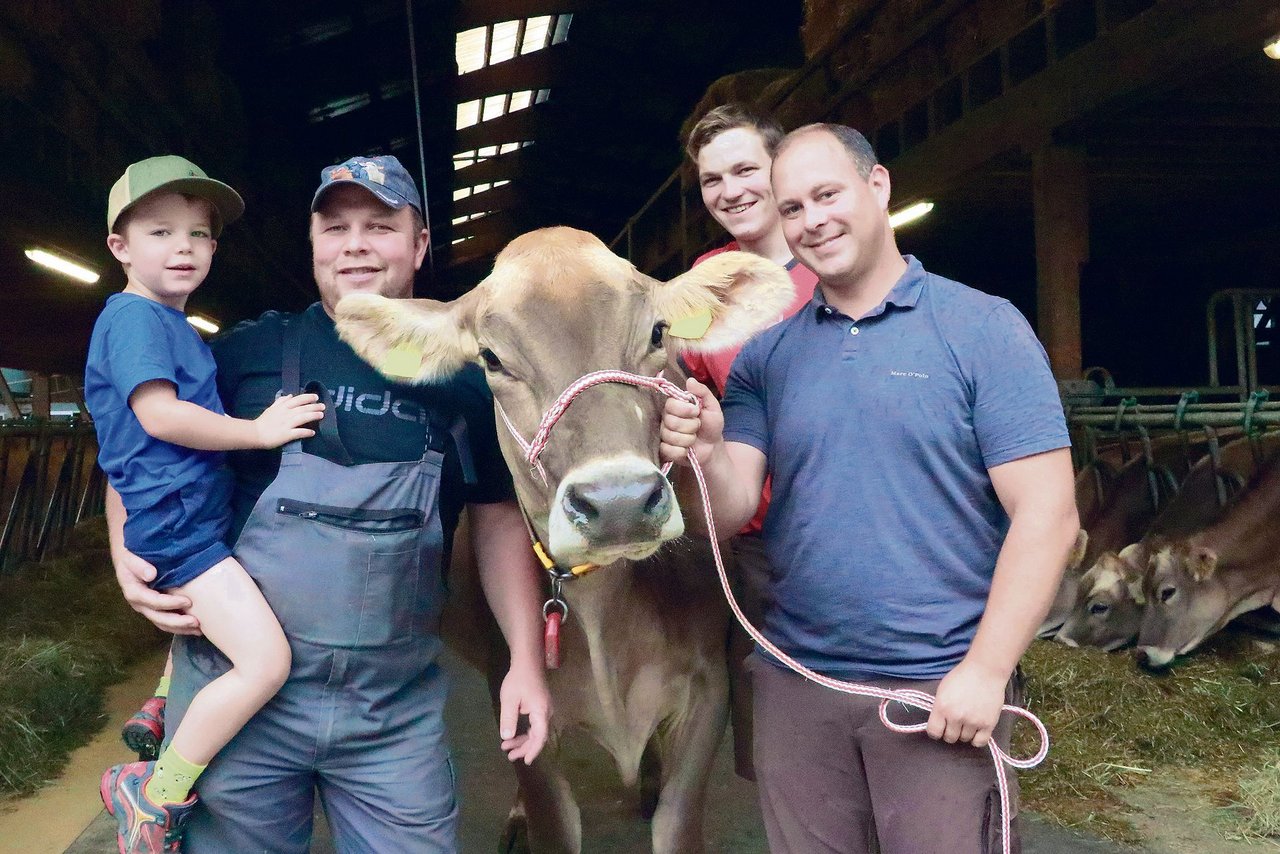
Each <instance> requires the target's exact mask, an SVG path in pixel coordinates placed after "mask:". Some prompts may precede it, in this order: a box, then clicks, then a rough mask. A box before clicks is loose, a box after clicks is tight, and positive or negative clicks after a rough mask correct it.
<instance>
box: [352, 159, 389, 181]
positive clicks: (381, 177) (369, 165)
mask: <svg viewBox="0 0 1280 854" xmlns="http://www.w3.org/2000/svg"><path fill="white" fill-rule="evenodd" d="M359 165H360V166H362V167H364V174H365V177H366V178H368V179H369V180H370V181H372V182H374V183H375V184H384V185H385V184H386V183H387V175H386V173H385V172H383V171H382V167H381V166H379V165H378V164H377V163H373V162H372V161H369V160H362V161H359Z"/></svg>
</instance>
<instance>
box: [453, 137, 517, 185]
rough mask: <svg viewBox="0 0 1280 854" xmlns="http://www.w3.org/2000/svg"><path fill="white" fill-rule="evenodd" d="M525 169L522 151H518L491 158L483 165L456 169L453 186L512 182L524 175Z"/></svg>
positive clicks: (476, 164)
mask: <svg viewBox="0 0 1280 854" xmlns="http://www.w3.org/2000/svg"><path fill="white" fill-rule="evenodd" d="M512 141H513V142H514V140H512ZM524 169H525V163H524V157H523V156H522V155H521V150H520V149H516V150H515V151H510V152H507V153H506V154H499V155H497V156H495V157H490V158H488V159H487V160H485V161H483V162H481V163H474V164H472V165H471V166H464V167H463V168H461V169H455V170H454V173H453V186H454V187H455V188H457V187H472V186H475V185H476V184H492V183H493V182H494V181H510V180H512V179H513V178H519V177H520V176H521V175H522V174H523V173H524Z"/></svg>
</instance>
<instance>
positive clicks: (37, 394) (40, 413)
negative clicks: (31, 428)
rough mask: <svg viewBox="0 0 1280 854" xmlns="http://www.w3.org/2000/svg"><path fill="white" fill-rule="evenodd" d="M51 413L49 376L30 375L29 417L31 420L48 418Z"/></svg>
mask: <svg viewBox="0 0 1280 854" xmlns="http://www.w3.org/2000/svg"><path fill="white" fill-rule="evenodd" d="M52 411H53V404H52V401H51V398H50V397H49V375H48V374H32V375H31V415H32V417H33V418H48V417H49V415H50V413H52Z"/></svg>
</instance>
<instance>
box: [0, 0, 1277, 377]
mask: <svg viewBox="0 0 1280 854" xmlns="http://www.w3.org/2000/svg"><path fill="white" fill-rule="evenodd" d="M820 7H831V8H835V7H840V8H842V9H844V10H845V11H844V13H842V15H841V17H840V19H839V21H840V23H839V24H838V25H837V24H836V23H835V22H834V20H833V22H832V23H831V24H830V25H826V24H821V23H820V22H818V23H815V21H813V20H811V21H810V24H809V27H808V30H809V34H810V36H812V35H813V34H814V33H821V34H823V35H825V36H829V37H836V40H837V42H840V41H841V40H843V42H842V44H843V47H842V48H841V49H839V50H837V51H835V53H833V54H832V55H831V57H829V58H828V59H829V61H827V62H826V63H825V64H823V62H820V61H817V60H815V61H811V62H810V66H809V68H810V70H811V72H812V73H811V74H810V76H809V77H807V78H805V80H804V81H803V82H802V83H801V84H799V86H798V88H797V89H796V92H795V95H794V96H793V97H792V101H795V100H796V99H797V98H799V99H800V102H801V106H800V107H799V108H797V109H792V110H790V112H788V111H787V110H785V109H784V110H783V112H784V114H785V117H786V120H787V121H788V122H789V123H791V124H795V123H797V122H798V121H809V120H812V119H815V118H819V117H829V118H833V119H836V120H843V121H848V122H851V123H853V124H855V125H858V126H859V127H862V128H864V129H865V130H868V131H869V134H870V135H871V137H872V138H873V140H874V141H875V143H876V145H877V149H878V150H879V151H880V153H881V155H882V157H883V158H884V159H885V160H886V161H887V162H888V163H889V166H890V168H891V170H892V171H893V173H894V179H895V192H896V194H897V196H898V199H899V201H903V202H905V201H908V200H911V199H914V198H926V197H927V198H929V199H930V200H932V201H934V202H935V203H936V208H935V210H934V212H933V214H932V215H931V216H930V217H929V218H928V219H926V220H924V221H922V222H920V223H918V224H916V225H913V226H911V227H910V229H903V230H902V231H901V232H900V234H899V239H900V243H901V245H902V246H903V248H904V249H905V250H906V251H910V252H915V253H917V254H919V255H920V256H921V257H922V258H924V259H925V260H926V262H928V263H929V264H930V265H931V266H932V267H933V268H934V269H937V270H938V271H939V272H943V273H945V274H948V275H952V276H955V277H957V278H960V279H962V280H964V281H970V282H972V283H974V284H977V285H980V286H982V287H984V288H985V289H987V290H991V291H993V292H997V293H1002V294H1004V295H1006V296H1009V297H1010V298H1012V299H1013V300H1014V301H1015V303H1016V304H1018V305H1019V307H1020V308H1022V309H1023V311H1024V312H1025V313H1027V314H1028V315H1029V316H1032V317H1034V316H1035V305H1034V301H1035V280H1036V272H1035V248H1034V236H1033V229H1032V219H1033V218H1032V208H1031V204H1032V201H1031V199H1032V194H1031V172H1032V166H1031V164H1032V157H1033V154H1034V152H1035V151H1036V150H1037V149H1038V148H1039V147H1041V146H1044V145H1050V144H1053V145H1063V146H1071V147H1075V148H1077V149H1079V150H1080V151H1082V152H1083V153H1084V155H1085V157H1086V161H1087V165H1088V174H1089V179H1088V188H1087V190H1088V196H1089V222H1088V229H1089V239H1090V260H1089V264H1088V267H1087V269H1086V270H1085V271H1084V274H1083V277H1082V295H1081V296H1082V302H1083V307H1084V314H1085V324H1084V325H1085V330H1084V332H1085V350H1086V361H1089V362H1099V361H1100V362H1104V363H1106V364H1109V365H1123V364H1125V362H1126V360H1129V361H1131V362H1133V363H1134V364H1137V357H1133V356H1132V351H1135V350H1145V351H1146V352H1147V353H1148V354H1151V353H1156V354H1159V355H1158V356H1150V355H1148V357H1147V361H1148V362H1149V363H1152V364H1155V365H1156V366H1157V368H1158V369H1159V370H1165V371H1167V373H1169V374H1170V376H1169V377H1167V378H1166V377H1163V376H1160V377H1156V376H1154V375H1153V376H1151V377H1148V379H1152V380H1159V381H1164V380H1165V379H1168V381H1170V382H1175V381H1176V382H1181V381H1184V380H1183V379H1181V378H1184V377H1185V378H1190V379H1198V378H1199V376H1198V372H1199V371H1200V370H1201V369H1200V368H1199V367H1198V366H1199V365H1202V364H1203V361H1204V344H1203V343H1201V342H1195V343H1194V344H1193V345H1192V346H1189V347H1188V346H1184V347H1182V348H1181V350H1179V349H1178V344H1179V343H1180V342H1182V341H1184V340H1189V338H1190V337H1193V336H1195V335H1196V334H1199V335H1203V326H1204V323H1203V308H1202V307H1203V305H1204V299H1205V297H1206V295H1207V294H1208V293H1210V292H1212V291H1213V290H1216V289H1218V288H1221V287H1231V286H1248V287H1259V286H1280V277H1277V274H1276V273H1275V272H1274V271H1275V270H1276V268H1277V264H1280V209H1278V208H1277V206H1276V204H1275V199H1276V198H1277V197H1280V61H1276V60H1272V59H1269V58H1267V57H1266V56H1264V55H1263V53H1262V50H1261V46H1262V43H1263V42H1264V41H1265V40H1266V39H1267V38H1269V37H1274V36H1277V35H1280V9H1277V7H1276V6H1275V4H1274V3H1273V2H1270V0H1218V2H1214V3H1205V2H1202V0H1025V2H1024V0H983V2H976V0H909V2H903V3H898V2H896V0H892V2H891V0H841V2H839V3H835V2H832V0H828V2H825V3H824V2H819V0H770V1H769V2H763V0H762V2H759V3H742V2H733V3H731V2H727V1H726V0H647V2H643V3H637V2H633V0H559V2H556V0H408V2H406V0H365V2H352V0H348V2H343V3H338V2H334V0H309V2H303V1H302V0H281V2H274V3H270V4H261V3H250V2H248V0H218V2H214V0H186V2H178V0H59V2H54V3H50V2H47V0H6V2H4V3H0V152H2V155H0V156H3V162H4V163H5V164H6V166H5V178H6V180H4V181H3V182H0V365H4V366H6V367H20V368H27V369H33V370H42V371H51V372H61V373H70V374H76V373H79V370H80V366H81V364H82V359H83V354H84V350H85V346H86V343H87V338H88V331H89V328H90V326H91V324H92V320H93V318H94V316H95V315H96V312H97V311H98V309H99V308H100V306H101V304H102V301H103V300H104V299H105V298H106V296H107V295H108V294H109V293H111V292H113V291H115V290H117V289H118V288H119V287H120V285H121V276H120V273H119V270H118V268H115V267H114V266H113V264H112V263H111V259H110V256H109V254H108V253H107V251H106V248H105V246H104V242H103V240H104V227H103V213H102V211H103V208H104V205H105V198H106V192H107V188H108V187H109V186H110V184H111V183H112V182H113V181H114V180H115V178H116V177H117V176H118V175H119V174H120V172H121V171H122V169H123V168H124V166H125V165H126V164H128V163H129V162H131V161H133V160H136V159H139V158H141V157H145V156H149V155H151V154H154V153H157V152H160V151H177V152H181V153H184V154H187V155H188V156H190V157H191V158H192V159H193V160H195V161H196V162H197V163H200V164H201V165H202V166H204V167H205V168H206V169H207V170H208V171H209V172H210V174H212V175H214V176H215V177H219V178H223V179H225V180H227V181H229V182H230V183H232V184H233V185H234V186H236V187H237V188H238V189H240V190H241V192H242V194H243V195H244V196H245V199H246V201H247V204H248V210H247V213H246V216H245V218H244V219H243V220H242V221H241V222H240V223H237V224H235V225H233V226H232V227H231V228H229V229H228V230H227V233H226V234H225V235H224V239H223V241H222V242H221V245H220V247H219V251H218V258H217V261H216V262H215V264H214V270H213V274H212V276H211V278H210V281H209V283H208V284H206V286H205V287H204V288H202V289H201V291H200V292H199V293H198V294H197V295H196V296H195V297H194V298H193V300H192V302H191V306H190V307H191V310H192V311H194V312H199V313H202V314H206V315H208V316H210V317H212V318H214V319H215V320H217V321H218V322H219V323H220V324H222V325H223V326H227V325H229V324H231V323H234V322H236V321H238V320H241V319H244V318H247V317H253V316H256V315H257V314H258V313H260V312H261V311H264V310H266V309H269V308H283V309H296V308H299V307H301V306H303V305H305V304H307V303H308V302H310V301H311V300H313V299H314V298H315V292H314V285H313V284H312V282H311V277H310V270H309V251H308V247H307V244H306V216H307V205H308V202H309V200H310V198H311V193H312V191H313V189H314V186H315V183H316V180H317V176H318V173H319V170H320V169H321V167H323V166H325V165H327V164H329V163H333V162H336V161H338V160H341V159H345V158H346V157H348V156H351V155H353V154H357V153H380V152H391V153H394V154H396V155H397V156H398V157H400V158H401V159H402V160H403V161H404V162H405V163H406V165H408V166H409V168H410V170H411V172H413V173H414V174H415V175H423V177H424V178H425V184H426V189H427V194H426V195H427V199H428V203H429V207H430V218H431V224H432V230H433V241H432V244H433V252H432V260H431V264H430V266H431V270H430V271H428V272H424V274H423V275H422V276H421V277H420V280H419V283H418V290H419V292H420V293H421V294H422V295H428V296H435V297H441V298H448V297H451V296H454V295H456V294H459V293H461V292H463V291H465V290H466V289H468V288H469V287H471V286H472V285H473V284H474V283H475V282H476V281H478V280H479V279H480V278H482V277H483V275H484V274H485V273H486V272H487V269H488V266H489V264H490V263H491V259H492V256H493V254H494V253H495V252H496V251H497V250H498V249H500V248H501V246H503V245H504V244H505V243H506V242H507V241H508V240H510V239H511V238H512V237H513V236H515V235H516V234H519V233H521V232H523V231H525V230H528V229H531V228H535V227H538V226H542V225H549V224H559V223H563V224H570V225H574V226H577V227H580V228H584V229H587V230H589V231H592V232H594V233H596V234H597V235H599V236H601V237H602V238H604V239H606V240H608V239H610V238H611V237H613V236H614V235H615V234H617V233H618V232H619V230H620V229H621V227H622V226H623V224H624V223H625V222H626V221H627V220H628V218H629V217H630V216H631V215H632V214H634V213H635V212H636V211H637V210H638V209H639V208H640V206H641V205H642V204H643V203H644V202H645V200H646V199H648V198H649V196H650V195H651V194H652V193H653V192H654V190H655V189H656V188H657V187H658V186H659V184H661V183H662V182H663V180H664V179H665V178H666V177H667V176H668V175H669V174H670V173H671V171H672V170H673V169H674V168H676V166H677V165H678V163H679V148H678V142H677V134H678V128H679V125H680V123H681V122H682V121H683V120H684V119H685V117H686V116H687V115H688V113H689V112H690V110H691V109H692V107H693V106H694V104H695V103H696V102H697V101H698V99H699V98H700V97H701V96H702V94H703V92H704V91H705V89H706V87H707V86H708V84H709V83H711V82H712V81H713V80H715V79H716V78H718V77H720V76H721V75H724V74H726V73H730V72H735V71H740V70H743V69H750V68H768V67H782V68H788V67H789V68H799V67H800V66H802V65H804V63H805V56H804V55H803V53H802V50H801V45H800V38H799V32H800V27H801V24H802V17H803V11H804V9H806V8H807V9H810V10H811V12H812V10H815V9H819V8H820ZM911 10H914V11H911ZM410 19H412V21H410ZM1001 21H1012V22H1014V23H1013V24H1009V25H1000V26H1003V27H1004V31H1002V32H996V33H995V34H994V35H992V33H993V32H995V31H996V30H1000V26H997V25H999V24H1000V22H1001ZM993 22H994V23H993ZM846 24H848V26H847V27H846ZM993 27H994V30H993ZM460 34H461V36H462V38H461V40H460V39H459V36H460ZM984 39H985V41H984ZM811 41H812V39H811ZM809 53H810V54H811V55H813V53H814V50H813V45H812V44H811V45H810V50H809ZM966 56H967V57H968V58H964V57H966ZM842 57H843V58H842ZM895 57H897V59H895ZM415 64H416V69H417V75H416V79H417V83H418V91H417V94H416V95H415V90H414V74H413V69H414V67H415ZM806 93H818V94H812V95H811V96H810V95H808V94H806ZM823 93H825V94H823ZM806 97H808V98H809V100H808V101H805V98H806ZM824 105H825V106H824ZM784 106H785V105H784ZM419 128H421V129H422V136H421V139H420V138H419ZM423 164H425V169H423ZM672 198H673V199H674V198H675V197H674V196H673V197H672ZM669 201H670V200H669ZM687 201H688V202H689V204H688V205H687V209H688V210H689V212H690V229H689V232H688V233H689V234H690V237H689V239H688V240H687V241H685V243H686V244H687V245H685V246H683V247H681V246H680V241H679V240H678V239H677V240H675V241H672V240H671V239H670V235H667V236H665V237H660V238H659V239H657V241H656V245H649V246H647V247H641V246H639V245H638V251H640V253H641V254H642V255H643V254H644V253H645V252H649V253H650V255H652V256H653V257H657V258H658V259H659V260H660V263H654V264H649V265H648V266H651V267H654V268H655V269H656V268H662V269H664V270H665V269H668V268H670V269H676V268H678V267H679V266H680V265H681V263H682V258H681V250H682V248H683V250H684V252H686V253H687V252H688V251H690V250H692V249H694V248H696V245H697V244H700V243H701V242H702V241H704V240H708V239H712V235H713V234H714V233H715V229H714V228H708V227H706V224H705V223H699V222H698V219H699V211H698V208H699V207H700V206H699V205H698V204H697V200H696V196H693V195H690V196H688V197H687ZM649 218H650V220H655V219H656V221H657V222H649V223H647V230H648V231H649V232H650V233H652V234H656V233H658V232H659V231H661V228H660V227H659V226H661V225H666V224H669V223H671V222H673V221H678V220H679V207H678V206H676V207H674V208H673V209H671V210H666V211H664V210H661V209H655V213H654V214H651V215H650V217H649ZM695 232H696V234H695ZM651 244H654V242H653V241H651ZM32 246H49V247H51V248H56V249H59V250H61V251H63V252H66V253H69V254H71V255H74V256H77V257H79V258H81V259H83V260H84V261H85V262H86V263H87V264H88V265H89V266H91V267H94V268H96V269H97V270H98V271H100V272H101V273H102V274H103V277H102V279H101V280H100V281H99V282H98V283H97V284H96V285H92V286H86V285H83V284H78V283H75V282H72V281H70V280H68V279H65V278H63V277H60V276H56V275H53V274H49V273H46V272H43V271H41V270H39V269H38V268H36V267H34V266H33V265H32V264H31V263H30V262H28V260H27V259H26V258H25V257H24V255H23V250H24V249H27V248H30V247H32ZM654 253H656V255H655V254H654ZM1175 309H1176V310H1177V311H1180V312H1181V315H1179V316H1180V318H1181V319H1175V320H1162V321H1160V322H1155V321H1154V318H1156V317H1159V316H1163V317H1164V318H1168V317H1170V316H1172V315H1171V313H1172V312H1174V311H1175ZM1161 339H1168V340H1161ZM1171 340H1172V342H1173V343H1170V341H1171ZM1162 346H1163V347H1164V348H1165V349H1163V350H1162V349H1160V348H1161V347H1162ZM1276 350H1277V354H1278V355H1280V346H1278V347H1277V348H1276ZM1184 355H1185V359H1184V358H1183V356H1184ZM1278 367H1280V366H1278ZM1159 370H1157V371H1156V372H1155V373H1159Z"/></svg>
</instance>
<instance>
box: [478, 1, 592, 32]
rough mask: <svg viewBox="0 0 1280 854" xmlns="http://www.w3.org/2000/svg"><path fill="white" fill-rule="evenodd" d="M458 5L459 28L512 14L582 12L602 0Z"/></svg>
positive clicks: (490, 2)
mask: <svg viewBox="0 0 1280 854" xmlns="http://www.w3.org/2000/svg"><path fill="white" fill-rule="evenodd" d="M459 5H460V6H461V7H462V8H461V9H460V10H459V13H458V29H459V30H469V29H471V28H472V27H479V26H483V25H485V24H494V23H497V22H498V21H510V20H513V19H515V18H533V17H537V16H538V15H558V14H561V13H564V12H581V11H584V10H586V9H591V8H595V7H598V6H601V5H603V3H602V2H601V0H555V2H552V0H467V2H466V3H461V4H459Z"/></svg>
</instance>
